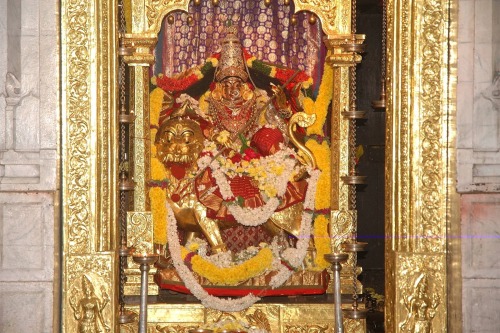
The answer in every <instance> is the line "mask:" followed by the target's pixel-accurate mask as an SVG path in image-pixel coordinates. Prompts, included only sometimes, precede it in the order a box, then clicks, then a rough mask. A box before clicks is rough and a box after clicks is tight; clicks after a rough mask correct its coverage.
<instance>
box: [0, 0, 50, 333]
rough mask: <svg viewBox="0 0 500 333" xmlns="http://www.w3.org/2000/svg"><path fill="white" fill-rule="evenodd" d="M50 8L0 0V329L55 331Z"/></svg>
mask: <svg viewBox="0 0 500 333" xmlns="http://www.w3.org/2000/svg"><path fill="white" fill-rule="evenodd" d="M57 10H58V4H57V1H55V0H43V1H37V0H22V1H11V0H9V1H2V2H1V3H0V253H1V254H2V255H1V259H0V308H2V309H4V310H3V311H2V315H1V318H0V331H1V332H5V333H10V332H28V331H29V332H50V331H53V330H57V324H54V323H57V321H58V315H57V313H54V312H53V308H54V307H53V304H54V300H55V299H57V296H58V290H54V279H55V277H54V258H55V253H54V252H55V251H54V249H55V247H54V244H55V242H57V241H58V239H57V237H56V239H54V235H57V234H58V233H57V230H58V221H57V217H58V214H57V213H56V211H57V210H56V207H57V204H58V199H57V196H58V183H57V180H56V179H57V161H58V158H57V146H58V134H59V124H58V114H59V106H58V105H59V96H58V91H59V70H58V56H57V55H58V48H57V43H58V42H57V39H58V37H57V34H58V32H57V25H58V17H57ZM54 230H56V232H55V231H54Z"/></svg>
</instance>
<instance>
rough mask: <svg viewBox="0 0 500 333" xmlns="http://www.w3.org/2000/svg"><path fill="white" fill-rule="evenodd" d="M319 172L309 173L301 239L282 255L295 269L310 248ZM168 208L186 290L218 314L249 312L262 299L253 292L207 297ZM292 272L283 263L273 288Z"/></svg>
mask: <svg viewBox="0 0 500 333" xmlns="http://www.w3.org/2000/svg"><path fill="white" fill-rule="evenodd" d="M319 172H320V171H319V170H314V171H311V172H310V175H311V177H310V178H309V179H308V190H307V194H306V199H305V201H304V211H303V212H302V221H301V227H300V232H299V237H298V240H297V247H296V248H295V249H293V248H288V249H286V250H285V251H283V252H282V253H281V257H282V258H283V260H286V261H287V263H288V264H289V265H290V266H291V267H293V268H298V267H299V266H300V265H301V264H302V262H303V261H304V258H305V255H306V253H307V248H308V245H309V240H310V237H311V227H312V219H313V214H312V212H311V211H308V210H309V209H311V207H314V198H315V194H316V193H315V192H316V188H317V181H318V177H319ZM311 203H312V206H311ZM166 208H167V219H168V221H167V225H168V227H167V230H168V232H167V239H168V247H169V251H170V255H171V257H172V261H173V264H174V267H175V269H176V270H177V272H178V274H179V276H180V277H181V279H182V281H183V282H184V284H185V286H186V288H188V289H189V291H190V292H191V293H192V294H193V295H194V296H195V297H196V298H197V299H199V300H200V301H201V304H202V305H203V306H205V307H207V308H212V309H215V310H219V311H229V312H236V311H241V310H244V309H247V308H249V307H250V306H252V305H253V304H255V303H256V302H257V301H259V300H260V297H258V296H255V295H254V294H252V293H250V294H248V295H246V296H244V297H241V298H236V299H224V298H220V297H216V296H212V295H210V294H208V293H207V292H206V291H205V289H203V287H202V286H201V285H200V284H199V283H198V281H197V280H196V278H195V277H194V275H193V273H192V272H191V270H190V269H189V268H188V267H187V266H186V265H185V263H184V261H183V260H182V256H181V245H180V243H179V237H178V235H177V220H176V218H175V215H174V213H173V211H172V209H171V207H170V205H169V204H168V203H166ZM276 252H278V251H276V250H273V253H276ZM277 262H278V258H276V260H275V263H277ZM292 272H293V271H292V270H291V269H290V268H289V267H288V266H286V265H283V264H281V262H280V263H279V264H278V273H277V274H276V275H274V276H273V277H272V278H271V281H270V283H269V285H270V287H271V288H273V289H275V288H278V287H280V286H281V285H283V283H285V282H286V280H288V278H289V277H290V275H291V274H292Z"/></svg>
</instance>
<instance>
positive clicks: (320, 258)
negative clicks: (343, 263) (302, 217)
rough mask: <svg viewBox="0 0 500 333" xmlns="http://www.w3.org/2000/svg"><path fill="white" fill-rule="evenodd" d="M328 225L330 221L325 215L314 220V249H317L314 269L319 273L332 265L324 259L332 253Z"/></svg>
mask: <svg viewBox="0 0 500 333" xmlns="http://www.w3.org/2000/svg"><path fill="white" fill-rule="evenodd" d="M328 224H329V221H328V218H327V217H326V216H325V215H318V216H316V218H315V219H314V247H315V248H316V256H315V258H314V263H315V267H314V269H315V270H317V271H322V270H324V269H325V268H328V267H330V264H329V263H328V261H326V260H325V258H324V255H325V254H328V253H331V252H332V249H331V245H330V236H329V233H328Z"/></svg>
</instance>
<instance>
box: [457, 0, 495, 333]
mask: <svg viewBox="0 0 500 333" xmlns="http://www.w3.org/2000/svg"><path fill="white" fill-rule="evenodd" d="M499 17H500V1H498V0H460V1H459V20H458V22H459V28H458V29H459V31H458V85H457V124H458V128H457V134H458V137H457V154H458V170H457V173H458V191H459V192H460V193H461V221H462V225H461V229H462V236H463V237H462V278H463V281H462V285H463V294H462V308H463V332H482V333H488V332H498V326H499V325H500V317H499V316H498V314H497V311H496V309H498V307H499V306H500V259H499V256H498V253H497V252H498V249H500V232H499V226H500V218H499V216H500V114H499V113H500V48H499V41H500V21H499V20H498V18H499Z"/></svg>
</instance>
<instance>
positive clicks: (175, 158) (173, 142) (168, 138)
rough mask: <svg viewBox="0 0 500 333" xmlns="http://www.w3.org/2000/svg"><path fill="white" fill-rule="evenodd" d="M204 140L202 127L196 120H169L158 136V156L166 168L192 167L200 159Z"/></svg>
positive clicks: (156, 142)
mask: <svg viewBox="0 0 500 333" xmlns="http://www.w3.org/2000/svg"><path fill="white" fill-rule="evenodd" d="M203 140H204V136H203V132H202V130H201V127H200V125H199V124H198V123H197V122H195V121H194V120H191V119H181V118H174V119H170V120H167V121H166V122H165V123H164V124H163V125H162V126H161V127H160V129H159V130H158V134H157V135H156V140H155V144H156V148H157V156H158V158H159V159H160V161H162V162H163V164H164V165H165V166H170V165H172V164H181V165H190V164H192V163H193V162H194V161H196V160H197V159H198V156H199V154H200V152H201V150H202V149H203Z"/></svg>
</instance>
